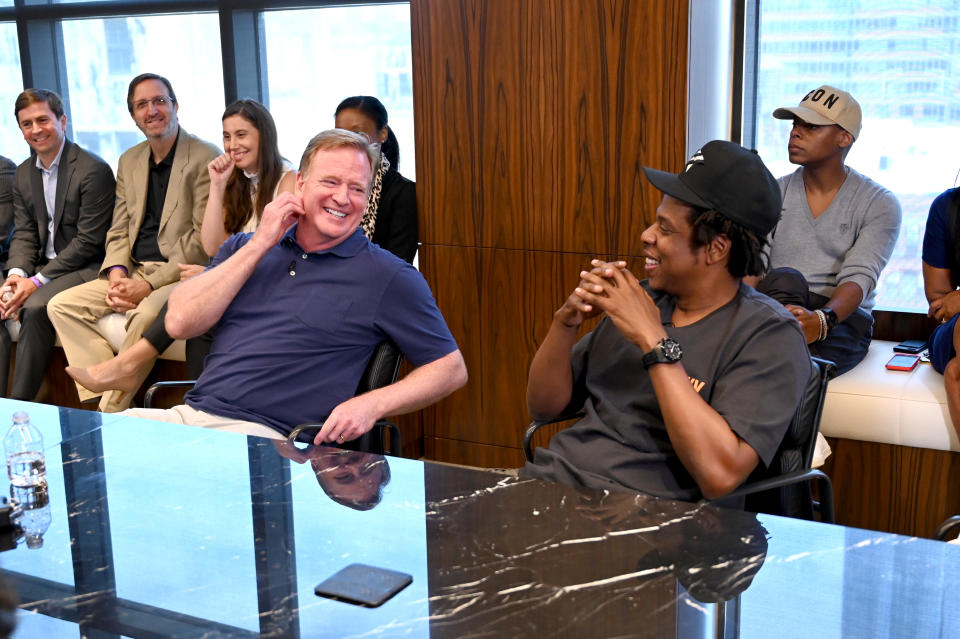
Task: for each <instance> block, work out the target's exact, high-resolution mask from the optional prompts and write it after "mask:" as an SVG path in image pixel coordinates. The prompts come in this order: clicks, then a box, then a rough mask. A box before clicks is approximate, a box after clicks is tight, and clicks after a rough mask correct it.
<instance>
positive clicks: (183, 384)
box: [143, 379, 197, 408]
mask: <svg viewBox="0 0 960 639" xmlns="http://www.w3.org/2000/svg"><path fill="white" fill-rule="evenodd" d="M196 383H197V380H195V379H181V380H176V381H171V382H157V383H155V384H153V385H152V386H151V387H150V388H148V389H147V392H146V393H144V394H143V407H144V408H153V395H154V393H156V392H157V391H158V390H161V389H164V388H193V387H194V386H195V385H196Z"/></svg>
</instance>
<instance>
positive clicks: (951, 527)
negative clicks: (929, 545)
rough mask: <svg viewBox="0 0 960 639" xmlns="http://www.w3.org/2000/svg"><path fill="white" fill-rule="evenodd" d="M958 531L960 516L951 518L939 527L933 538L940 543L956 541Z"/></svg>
mask: <svg viewBox="0 0 960 639" xmlns="http://www.w3.org/2000/svg"><path fill="white" fill-rule="evenodd" d="M957 529H960V515H954V516H953V517H949V518H948V519H946V520H945V521H943V522H942V523H941V524H940V525H939V526H937V530H936V532H934V533H933V538H934V539H939V540H940V541H948V540H950V539H954V538H956V536H957V535H956V533H957Z"/></svg>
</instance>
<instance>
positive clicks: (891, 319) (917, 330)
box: [873, 310, 938, 342]
mask: <svg viewBox="0 0 960 639" xmlns="http://www.w3.org/2000/svg"><path fill="white" fill-rule="evenodd" d="M873 320H874V324H873V339H883V340H888V341H891V342H901V341H903V340H905V339H926V338H927V337H929V336H930V333H932V332H933V329H935V328H936V327H937V323H938V322H937V320H935V319H934V318H932V317H928V316H927V315H926V314H924V313H906V312H897V311H878V310H874V311H873Z"/></svg>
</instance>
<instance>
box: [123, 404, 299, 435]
mask: <svg viewBox="0 0 960 639" xmlns="http://www.w3.org/2000/svg"><path fill="white" fill-rule="evenodd" d="M123 414H124V415H129V416H130V417H140V418H141V419H152V420H153V421H156V422H171V423H174V424H187V425H188V426H199V427H200V428H210V429H212V430H219V431H226V432H230V433H242V434H244V435H254V436H256V437H266V438H267V439H286V437H284V436H283V433H281V432H279V431H276V430H274V429H272V428H270V427H269V426H264V425H263V424H258V423H256V422H248V421H245V420H242V419H233V418H230V417H220V416H219V415H214V414H213V413H205V412H203V411H202V410H197V409H195V408H191V407H190V406H187V405H186V404H180V405H179V406H174V407H173V408H128V409H127V410H125V411H123Z"/></svg>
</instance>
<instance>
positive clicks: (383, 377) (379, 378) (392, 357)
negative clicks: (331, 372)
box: [341, 339, 403, 456]
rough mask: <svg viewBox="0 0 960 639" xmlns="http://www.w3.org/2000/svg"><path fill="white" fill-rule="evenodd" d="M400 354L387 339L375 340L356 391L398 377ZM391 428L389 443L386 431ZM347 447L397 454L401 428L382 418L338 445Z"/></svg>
mask: <svg viewBox="0 0 960 639" xmlns="http://www.w3.org/2000/svg"><path fill="white" fill-rule="evenodd" d="M402 360H403V355H401V354H400V349H398V348H397V346H396V344H394V343H393V342H392V341H390V340H389V339H387V340H384V341H382V342H380V343H379V344H377V347H376V348H375V349H374V350H373V356H372V357H370V361H369V363H368V364H367V368H366V370H364V371H363V375H362V376H361V377H360V383H359V384H358V385H357V392H356V394H357V395H359V394H361V393H366V392H367V391H371V390H375V389H377V388H383V387H384V386H389V385H390V384H392V383H394V382H395V381H397V377H398V376H399V375H400V362H401V361H402ZM388 431H389V432H390V440H389V445H388V441H387V436H386V433H387V432H388ZM341 447H342V448H348V449H350V450H359V451H363V452H372V453H376V454H378V455H382V454H388V455H394V456H399V455H400V454H401V452H402V450H401V445H400V428H399V427H398V426H397V425H396V424H394V423H393V422H388V421H386V420H381V421H380V422H377V424H375V425H374V427H373V428H371V429H370V430H369V431H367V432H366V433H364V434H363V435H361V436H360V437H358V438H356V439H354V440H353V441H349V442H346V443H345V444H343V445H342V446H341Z"/></svg>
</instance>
